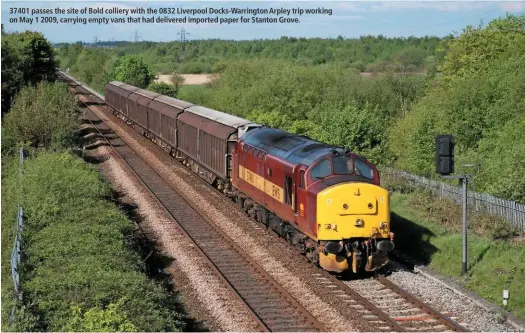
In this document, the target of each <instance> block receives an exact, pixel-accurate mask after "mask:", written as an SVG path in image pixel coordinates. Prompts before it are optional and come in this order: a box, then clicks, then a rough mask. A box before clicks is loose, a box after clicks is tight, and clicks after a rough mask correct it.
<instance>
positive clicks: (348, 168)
mask: <svg viewBox="0 0 525 333" xmlns="http://www.w3.org/2000/svg"><path fill="white" fill-rule="evenodd" d="M333 163H334V174H336V175H350V174H352V172H354V164H353V163H352V159H351V158H349V157H346V156H336V157H334V159H333Z"/></svg>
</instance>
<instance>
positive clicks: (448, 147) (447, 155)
mask: <svg viewBox="0 0 525 333" xmlns="http://www.w3.org/2000/svg"><path fill="white" fill-rule="evenodd" d="M436 172H437V173H439V175H440V177H441V178H445V179H459V181H460V183H461V191H462V194H463V203H462V206H463V256H462V264H461V274H462V275H465V274H466V273H467V270H468V259H467V255H468V246H467V230H468V228H467V226H468V225H467V223H468V221H467V199H468V196H467V184H468V183H469V181H470V178H471V177H472V176H471V175H451V174H452V173H454V137H453V136H452V135H448V134H447V135H438V136H436Z"/></svg>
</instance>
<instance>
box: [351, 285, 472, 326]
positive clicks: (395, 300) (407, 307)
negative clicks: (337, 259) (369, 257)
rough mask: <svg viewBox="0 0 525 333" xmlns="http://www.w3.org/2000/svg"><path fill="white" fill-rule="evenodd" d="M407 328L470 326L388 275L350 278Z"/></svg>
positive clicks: (376, 303) (368, 297)
mask: <svg viewBox="0 0 525 333" xmlns="http://www.w3.org/2000/svg"><path fill="white" fill-rule="evenodd" d="M346 284H347V285H349V286H350V287H351V288H352V289H354V290H356V291H357V292H358V293H359V294H360V295H361V296H363V297H364V298H366V299H367V300H368V301H369V302H371V303H372V304H374V305H375V306H376V307H378V308H380V309H381V310H382V311H384V312H385V313H386V314H388V316H389V317H390V318H392V319H393V320H395V321H396V322H397V323H398V324H399V325H400V326H402V327H403V328H404V330H406V331H417V332H422V331H428V332H450V331H452V332H466V331H467V329H466V328H465V327H463V326H461V325H459V324H458V323H456V322H454V321H452V320H451V319H449V318H447V317H446V316H444V315H443V314H442V313H441V312H439V311H437V310H436V309H434V308H433V307H431V306H430V305H428V304H426V303H424V302H422V301H421V300H419V299H418V298H416V297H415V296H413V295H412V294H410V293H408V292H407V291H405V290H404V289H402V288H400V287H399V286H398V285H396V284H395V283H393V282H391V281H390V280H388V279H387V278H385V277H375V278H373V279H365V280H354V281H349V282H346Z"/></svg>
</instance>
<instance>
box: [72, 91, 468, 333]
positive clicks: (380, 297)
mask: <svg viewBox="0 0 525 333" xmlns="http://www.w3.org/2000/svg"><path fill="white" fill-rule="evenodd" d="M75 89H76V90H80V91H79V92H80V93H81V94H86V95H87V96H89V95H92V96H89V97H84V98H83V101H84V103H85V104H86V106H87V107H88V109H89V107H90V106H91V105H93V104H95V105H96V104H99V103H103V100H101V99H100V98H99V97H97V95H93V94H92V93H91V92H90V91H89V90H88V89H86V88H83V87H76V88H75ZM93 96H94V97H93ZM93 98H96V99H98V100H96V101H95V100H93ZM89 99H91V100H89ZM86 116H87V117H88V118H90V120H96V122H95V121H93V126H95V127H96V128H97V129H98V130H99V132H100V133H101V135H102V133H108V132H111V129H110V127H109V126H108V125H107V124H106V123H105V122H104V121H101V119H100V118H98V116H96V115H95V113H94V112H92V111H87V112H86ZM108 116H110V117H113V115H108ZM103 136H105V137H106V138H107V140H108V142H109V143H110V145H112V146H113V149H115V151H116V152H117V154H118V155H120V157H121V158H122V159H123V161H124V162H125V163H126V164H127V165H128V166H129V167H130V168H131V170H133V171H134V173H135V174H136V175H137V177H138V178H139V179H140V180H141V181H142V182H143V184H144V185H145V186H146V187H147V188H149V189H150V192H151V193H152V194H153V196H155V197H156V198H157V200H158V201H159V202H160V203H161V204H162V205H163V206H164V207H165V209H166V212H168V213H169V215H171V216H172V217H173V219H174V220H173V221H174V223H176V224H177V225H178V226H179V227H180V228H179V229H181V231H182V232H183V233H185V234H186V235H187V236H188V237H189V238H190V239H191V240H192V241H193V242H194V243H195V245H196V247H197V248H198V250H199V252H201V254H202V255H203V256H204V257H205V258H207V260H208V262H209V264H210V266H211V267H212V268H213V270H214V271H215V272H216V273H217V274H218V276H219V277H220V278H221V279H222V280H223V281H224V283H225V284H226V285H228V286H229V287H230V288H231V290H232V292H233V293H234V295H236V297H238V298H239V299H241V300H242V302H243V304H245V306H246V308H247V310H248V311H249V312H250V313H252V316H253V317H254V319H255V320H256V321H257V322H258V324H259V326H260V328H261V330H266V331H325V330H326V327H324V326H323V325H322V324H320V323H319V322H318V321H317V320H316V319H315V318H314V317H313V316H312V315H311V314H310V313H309V312H308V311H307V310H306V309H305V308H304V307H302V306H301V305H300V304H299V303H298V302H297V301H296V300H295V299H294V298H293V297H292V296H291V295H289V294H288V293H287V292H286V291H285V290H284V289H283V288H282V287H281V286H280V285H279V284H278V283H277V282H276V281H275V280H274V279H273V278H272V277H271V276H270V275H268V274H267V273H266V272H265V271H264V270H263V269H262V268H261V267H260V266H258V265H257V264H255V263H254V262H253V261H252V260H251V258H250V257H249V256H248V255H246V253H245V252H246V251H243V250H242V249H240V248H239V247H238V246H237V245H236V244H234V243H233V242H232V240H231V239H230V238H229V237H228V236H227V235H226V234H224V232H223V231H222V230H220V229H219V228H218V227H217V226H216V225H215V224H214V223H213V222H211V221H209V220H208V219H207V218H206V216H204V215H202V214H200V213H199V208H198V207H195V206H194V205H193V204H192V203H191V202H190V201H189V200H187V199H186V198H185V197H184V195H183V194H182V193H178V192H177V191H176V189H173V188H172V187H171V186H170V185H169V184H168V182H167V181H165V180H164V179H163V177H162V175H160V174H158V173H157V172H156V171H155V170H154V168H153V167H151V166H150V165H148V164H147V162H145V161H143V160H142V159H141V158H140V157H139V156H138V155H137V153H135V152H134V151H133V150H132V148H130V147H129V146H128V145H127V144H126V143H125V142H124V141H123V140H121V139H120V138H118V137H116V135H114V133H112V135H111V136H110V137H108V136H107V134H104V135H103ZM313 278H314V279H316V280H317V281H318V283H319V288H326V289H328V290H329V291H330V293H332V294H333V295H334V296H335V297H336V298H337V299H338V300H340V301H341V302H342V303H343V304H345V307H346V308H347V309H348V312H349V313H350V312H351V313H352V314H353V315H355V314H358V318H359V320H360V321H362V322H363V323H366V324H365V327H368V329H367V330H369V331H466V329H465V328H464V327H462V326H460V325H458V324H456V323H455V322H453V321H451V320H450V319H448V318H446V317H444V316H443V315H442V314H440V313H439V311H437V310H435V309H433V308H431V307H430V306H428V305H426V304H424V303H423V302H421V301H420V300H418V299H417V298H415V297H414V296H412V295H410V294H408V293H407V292H405V291H403V290H402V289H400V288H399V287H397V286H396V285H395V284H393V283H392V282H390V281H388V280H386V279H382V278H379V279H376V280H372V281H374V282H373V283H369V282H367V283H369V285H366V284H362V285H359V284H358V283H360V282H357V283H356V284H354V285H350V286H349V285H348V284H347V283H344V282H342V281H340V280H338V279H337V278H335V277H334V276H332V275H330V274H328V273H327V272H325V271H322V270H320V269H319V270H318V273H316V274H314V276H313ZM364 281H370V280H364Z"/></svg>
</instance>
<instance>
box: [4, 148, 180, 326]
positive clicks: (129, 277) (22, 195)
mask: <svg viewBox="0 0 525 333" xmlns="http://www.w3.org/2000/svg"><path fill="white" fill-rule="evenodd" d="M2 162H3V172H2V189H3V190H4V191H3V194H4V195H3V196H2V221H4V225H3V226H2V303H3V306H2V319H3V320H2V330H3V331H178V330H180V329H182V328H184V327H183V323H184V321H183V317H182V315H180V314H178V313H177V312H176V311H175V310H174V309H175V308H176V303H175V302H176V301H175V297H174V296H173V295H171V294H170V293H168V292H167V291H166V290H165V289H164V288H163V287H162V286H161V285H160V284H159V283H157V282H155V281H153V280H151V279H148V277H147V275H146V270H147V268H146V267H145V264H144V262H143V261H142V258H141V255H140V253H139V252H140V250H139V248H140V237H139V235H138V233H137V230H136V228H135V227H134V224H133V223H132V222H131V221H130V220H129V219H128V218H127V217H126V215H125V214H124V213H123V212H121V211H120V210H119V209H118V208H117V207H116V206H115V204H114V203H112V202H110V200H111V195H112V194H111V189H110V186H109V184H108V183H107V182H105V181H102V179H101V178H100V176H99V174H98V172H97V170H96V169H95V168H94V167H92V166H90V165H88V164H86V163H85V162H84V161H83V160H82V159H80V158H77V157H74V156H72V155H71V154H69V153H67V152H62V153H57V152H54V153H51V152H43V151H42V152H40V153H39V155H38V157H35V158H31V159H28V160H26V163H25V164H24V175H23V177H20V175H19V166H18V163H17V162H18V161H17V160H16V159H14V158H12V159H9V160H3V161H2ZM18 202H22V205H23V207H24V212H25V224H24V230H23V234H22V239H23V241H22V252H23V255H22V263H21V273H20V274H21V276H20V281H21V285H22V291H23V301H22V302H18V303H16V302H15V301H14V299H15V295H14V292H13V285H12V281H11V272H10V263H9V257H10V255H11V251H12V246H13V242H14V235H15V227H14V225H15V217H16V209H17V204H18ZM13 305H16V312H15V316H14V321H10V320H9V313H10V310H11V308H12V306H13Z"/></svg>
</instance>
